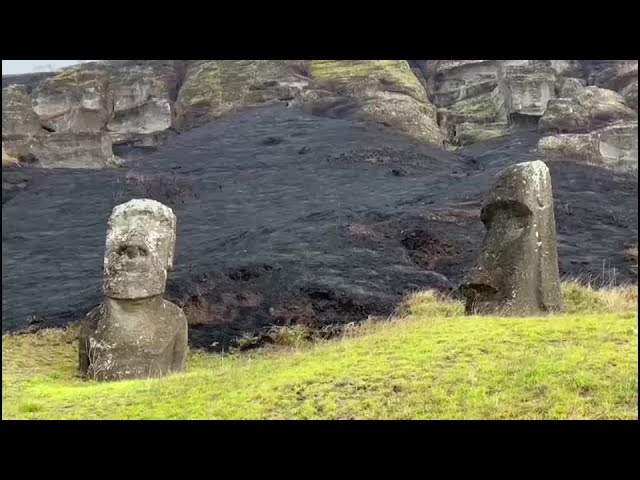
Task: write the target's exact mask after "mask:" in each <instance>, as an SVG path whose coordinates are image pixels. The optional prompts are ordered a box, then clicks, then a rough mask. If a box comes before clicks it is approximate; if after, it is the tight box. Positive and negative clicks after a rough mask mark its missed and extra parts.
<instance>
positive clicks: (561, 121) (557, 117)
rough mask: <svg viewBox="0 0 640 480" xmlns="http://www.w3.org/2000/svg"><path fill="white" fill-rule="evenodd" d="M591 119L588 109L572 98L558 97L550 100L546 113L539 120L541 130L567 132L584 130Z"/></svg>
mask: <svg viewBox="0 0 640 480" xmlns="http://www.w3.org/2000/svg"><path fill="white" fill-rule="evenodd" d="M590 123H591V121H590V118H589V113H588V112H587V110H586V109H585V108H584V107H583V106H582V105H580V104H579V103H577V102H576V101H574V100H572V99H570V98H556V99H553V100H550V101H549V104H548V105H547V109H546V111H545V112H544V115H542V117H541V118H540V121H539V122H538V130H539V131H540V132H555V133H567V132H575V131H582V130H585V129H587V128H588V127H589V125H590Z"/></svg>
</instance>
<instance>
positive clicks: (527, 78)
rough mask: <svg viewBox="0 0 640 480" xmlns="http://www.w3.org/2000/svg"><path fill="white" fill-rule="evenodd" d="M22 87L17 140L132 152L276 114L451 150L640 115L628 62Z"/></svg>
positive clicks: (100, 65)
mask: <svg viewBox="0 0 640 480" xmlns="http://www.w3.org/2000/svg"><path fill="white" fill-rule="evenodd" d="M12 83H13V84H15V85H19V86H20V87H21V88H23V95H22V100H21V102H22V103H20V104H21V105H23V106H24V108H23V107H22V106H21V107H20V108H19V109H18V110H20V111H21V112H24V113H22V114H20V115H15V116H14V117H15V118H13V119H9V117H8V116H7V117H6V118H7V121H6V122H5V116H3V133H4V134H5V135H12V134H21V135H22V134H24V135H34V134H38V135H39V133H38V132H37V130H38V129H40V127H39V126H38V125H37V124H36V122H35V120H38V122H39V123H40V124H42V125H43V126H44V128H46V129H47V130H49V131H50V132H56V133H77V132H102V131H104V132H107V133H108V134H109V135H110V136H111V140H112V143H113V144H114V145H125V146H150V147H157V146H158V145H160V144H162V143H164V141H165V140H166V138H167V137H168V134H169V133H170V132H172V131H173V130H174V129H187V128H191V127H194V126H199V125H201V124H203V123H205V122H207V121H210V120H214V119H217V118H219V117H221V116H223V115H227V114H229V113H232V112H235V111H239V110H244V109H248V108H253V107H258V106H265V105H268V104H274V103H281V104H286V105H287V106H292V107H300V108H302V109H303V110H304V111H306V112H311V113H313V114H314V115H319V116H329V117H333V118H344V119H352V120H355V121H367V122H374V123H379V124H382V125H385V126H387V127H389V128H391V129H393V130H396V131H400V132H403V133H404V134H406V135H408V136H410V137H413V138H416V139H419V140H422V141H426V142H428V143H432V144H435V145H438V146H445V147H446V146H447V145H453V146H456V147H460V146H464V145H468V144H471V143H476V142H481V141H485V140H488V139H491V138H495V137H498V136H503V135H506V134H508V133H511V132H513V131H516V130H523V129H524V130H535V129H536V128H538V127H540V129H541V130H542V131H543V132H581V131H582V130H584V129H594V128H600V127H603V126H605V125H606V124H608V123H611V122H615V121H618V120H621V119H625V120H630V119H633V118H634V117H633V115H632V113H630V112H633V113H635V112H637V62H634V61H623V60H611V61H602V60H598V61H596V60H585V61H579V60H410V61H407V60H339V61H335V60H188V61H182V60H124V61H102V62H96V63H87V64H82V65H78V66H74V67H70V68H66V69H63V70H60V71H58V72H52V73H48V74H32V75H27V76H17V77H16V76H14V77H11V78H10V77H3V88H4V87H5V86H6V85H10V84H12ZM586 85H591V86H590V87H586ZM585 87H586V88H585ZM25 95H26V96H30V97H31V98H30V99H31V101H32V104H33V109H34V111H35V112H36V114H37V116H38V117H39V118H37V119H36V117H34V116H33V114H30V115H27V114H26V112H29V111H30V110H29V108H27V106H28V102H27V101H26V97H25ZM616 95H617V96H616ZM556 97H557V98H559V99H563V101H559V102H556V101H555V100H556ZM564 99H574V100H575V102H574V103H575V106H573V105H570V104H569V103H568V102H567V101H564ZM3 102H4V100H3ZM578 105H579V106H578ZM582 109H586V110H587V117H588V118H589V125H586V126H585V120H584V115H583V112H582ZM9 110H10V109H9ZM541 118H544V120H543V121H541V122H540V125H539V120H540V119H541ZM40 130H41V129H40ZM105 163H108V162H105Z"/></svg>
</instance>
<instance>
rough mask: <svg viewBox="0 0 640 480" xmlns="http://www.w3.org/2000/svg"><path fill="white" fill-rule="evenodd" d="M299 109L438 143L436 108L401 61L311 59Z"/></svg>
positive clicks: (442, 138)
mask: <svg viewBox="0 0 640 480" xmlns="http://www.w3.org/2000/svg"><path fill="white" fill-rule="evenodd" d="M310 73H311V77H312V78H313V80H314V83H313V84H312V85H311V86H310V87H309V88H308V89H307V90H306V91H304V92H303V93H302V98H301V103H302V105H303V109H306V110H307V111H310V112H311V113H314V114H317V115H326V116H332V117H337V118H349V119H354V120H365V121H371V122H375V123H379V124H382V125H385V126H387V127H390V128H392V129H394V130H396V131H400V132H404V133H406V134H407V135H409V136H411V137H414V138H418V139H421V140H424V141H426V142H429V143H433V144H436V145H441V144H442V141H443V140H444V136H443V134H442V131H441V130H440V128H439V127H438V124H437V112H436V108H435V107H434V106H433V105H432V104H431V102H430V101H429V99H428V98H427V95H426V92H425V90H424V87H423V86H422V84H421V83H420V80H419V79H418V77H416V75H415V73H414V72H413V70H412V69H411V67H410V66H409V63H408V62H407V61H406V60H311V72H310Z"/></svg>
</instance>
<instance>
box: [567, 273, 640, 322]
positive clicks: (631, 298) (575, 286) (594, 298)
mask: <svg viewBox="0 0 640 480" xmlns="http://www.w3.org/2000/svg"><path fill="white" fill-rule="evenodd" d="M562 297H563V301H564V305H563V310H564V312H565V313H569V314H571V313H580V312H582V313H614V312H625V311H632V310H634V309H636V310H637V306H638V286H637V285H622V286H617V287H604V288H594V287H593V286H591V285H590V284H587V283H584V282H581V281H579V280H566V281H564V282H562Z"/></svg>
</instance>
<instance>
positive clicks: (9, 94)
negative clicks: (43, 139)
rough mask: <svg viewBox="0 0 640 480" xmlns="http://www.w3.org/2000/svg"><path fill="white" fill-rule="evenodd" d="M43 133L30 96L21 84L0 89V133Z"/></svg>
mask: <svg viewBox="0 0 640 480" xmlns="http://www.w3.org/2000/svg"><path fill="white" fill-rule="evenodd" d="M41 133H44V130H43V129H42V125H40V120H39V119H38V115H36V113H35V112H34V111H33V106H32V104H31V98H30V97H29V95H28V94H27V90H26V89H25V87H23V86H22V85H10V86H8V87H7V88H3V89H2V135H3V136H5V135H27V136H29V135H39V134H41Z"/></svg>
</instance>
